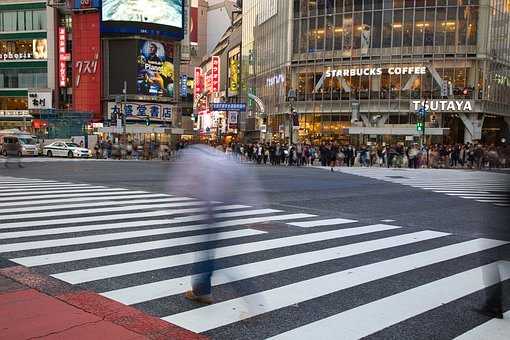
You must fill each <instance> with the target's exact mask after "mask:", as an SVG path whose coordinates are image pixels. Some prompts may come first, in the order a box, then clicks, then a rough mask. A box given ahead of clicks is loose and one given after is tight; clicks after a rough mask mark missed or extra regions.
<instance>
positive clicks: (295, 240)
mask: <svg viewBox="0 0 510 340" xmlns="http://www.w3.org/2000/svg"><path fill="white" fill-rule="evenodd" d="M399 228H400V227H397V226H392V225H384V224H376V225H370V226H364V227H356V228H347V229H338V230H332V231H325V232H319V233H311V234H304V235H297V236H289V237H282V238H277V239H272V240H265V241H258V242H251V243H245V244H237V245H232V246H227V247H220V248H216V249H212V250H204V251H196V252H191V253H184V254H178V255H171V256H162V257H156V258H151V259H145V260H139V261H131V262H124V263H118V264H112V265H106V266H101V267H95V268H88V269H81V270H75V271H70V272H65V273H59V274H54V275H52V276H53V277H55V278H57V279H60V280H62V281H65V282H68V283H72V284H77V283H83V282H89V281H95V280H101V279H106V278H112V277H117V276H122V275H128V274H134V273H142V272H147V271H152V270H157V269H164V268H171V267H176V266H181V265H186V264H190V263H195V262H200V261H203V260H207V259H209V258H210V256H211V254H213V256H214V259H221V258H225V257H229V256H237V255H245V254H250V253H254V252H259V251H264V250H270V249H277V248H283V247H291V246H297V245H300V244H307V243H313V242H319V241H325V240H330V239H335V238H342V237H349V236H356V235H363V234H370V233H375V232H379V231H386V230H392V229H399ZM14 261H15V260H14ZM15 262H16V261H15Z"/></svg>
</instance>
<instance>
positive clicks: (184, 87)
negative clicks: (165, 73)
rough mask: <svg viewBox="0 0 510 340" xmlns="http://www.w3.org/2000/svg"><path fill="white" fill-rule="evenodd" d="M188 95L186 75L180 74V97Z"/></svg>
mask: <svg viewBox="0 0 510 340" xmlns="http://www.w3.org/2000/svg"><path fill="white" fill-rule="evenodd" d="M187 96H188V76H187V75H182V76H181V97H187Z"/></svg>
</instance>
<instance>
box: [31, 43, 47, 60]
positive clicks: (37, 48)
mask: <svg viewBox="0 0 510 340" xmlns="http://www.w3.org/2000/svg"><path fill="white" fill-rule="evenodd" d="M32 49H33V55H34V59H48V41H47V40H46V39H36V40H34V41H33V42H32Z"/></svg>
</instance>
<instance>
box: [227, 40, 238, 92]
mask: <svg viewBox="0 0 510 340" xmlns="http://www.w3.org/2000/svg"><path fill="white" fill-rule="evenodd" d="M240 59H241V48H240V47H236V48H235V49H233V50H232V51H230V52H229V53H228V96H229V97H234V96H237V95H238V94H239V82H240V80H241V70H240Z"/></svg>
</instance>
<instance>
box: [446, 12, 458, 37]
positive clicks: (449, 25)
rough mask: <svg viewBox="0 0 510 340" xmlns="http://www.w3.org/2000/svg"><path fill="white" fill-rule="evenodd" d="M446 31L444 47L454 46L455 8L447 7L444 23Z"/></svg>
mask: <svg viewBox="0 0 510 340" xmlns="http://www.w3.org/2000/svg"><path fill="white" fill-rule="evenodd" d="M444 25H445V31H446V45H447V46H455V45H456V41H455V40H456V36H457V34H456V32H457V7H448V12H447V15H446V22H444Z"/></svg>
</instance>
